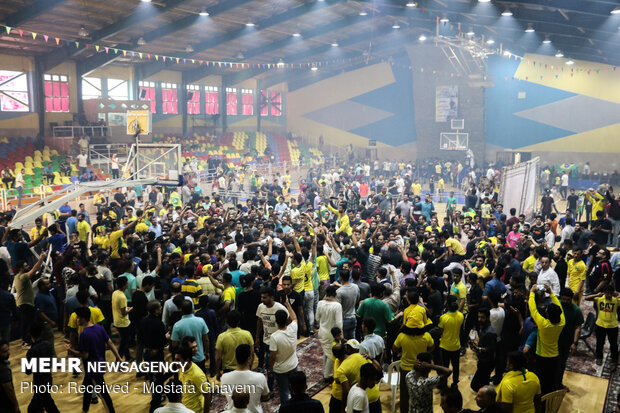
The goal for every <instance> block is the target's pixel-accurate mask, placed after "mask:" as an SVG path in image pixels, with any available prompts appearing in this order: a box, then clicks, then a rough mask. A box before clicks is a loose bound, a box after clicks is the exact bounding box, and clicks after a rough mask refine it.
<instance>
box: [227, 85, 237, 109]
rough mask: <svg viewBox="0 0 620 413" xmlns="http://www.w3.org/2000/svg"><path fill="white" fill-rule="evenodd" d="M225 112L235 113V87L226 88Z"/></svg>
mask: <svg viewBox="0 0 620 413" xmlns="http://www.w3.org/2000/svg"><path fill="white" fill-rule="evenodd" d="M226 114H227V115H236V114H237V88H235V87H227V88H226Z"/></svg>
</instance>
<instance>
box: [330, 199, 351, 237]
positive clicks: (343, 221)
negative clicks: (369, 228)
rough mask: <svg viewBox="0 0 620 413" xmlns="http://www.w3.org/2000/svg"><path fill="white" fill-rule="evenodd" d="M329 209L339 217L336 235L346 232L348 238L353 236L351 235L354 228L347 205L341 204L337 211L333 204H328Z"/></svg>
mask: <svg viewBox="0 0 620 413" xmlns="http://www.w3.org/2000/svg"><path fill="white" fill-rule="evenodd" d="M327 208H328V209H329V210H330V211H331V212H333V213H334V214H335V215H336V216H337V217H338V221H337V222H338V229H337V230H336V234H340V233H341V232H344V233H345V234H347V235H348V236H351V234H353V228H351V225H350V224H349V216H348V215H347V205H346V204H345V203H341V204H340V205H339V206H338V209H336V208H334V207H333V206H332V205H331V203H328V204H327Z"/></svg>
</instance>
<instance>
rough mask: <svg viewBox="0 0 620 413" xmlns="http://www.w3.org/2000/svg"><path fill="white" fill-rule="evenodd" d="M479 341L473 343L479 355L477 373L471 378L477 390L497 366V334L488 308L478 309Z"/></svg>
mask: <svg viewBox="0 0 620 413" xmlns="http://www.w3.org/2000/svg"><path fill="white" fill-rule="evenodd" d="M478 322H479V323H480V329H479V330H478V343H477V344H474V343H471V348H472V350H473V351H474V352H475V353H476V354H477V355H478V364H477V370H476V374H474V377H473V378H472V379H471V388H472V390H473V391H475V392H477V391H478V390H480V388H481V387H482V386H484V385H486V384H489V381H490V380H491V372H492V371H493V368H494V367H495V348H496V347H497V334H496V333H495V329H494V328H493V326H491V312H490V311H489V309H487V308H480V309H478Z"/></svg>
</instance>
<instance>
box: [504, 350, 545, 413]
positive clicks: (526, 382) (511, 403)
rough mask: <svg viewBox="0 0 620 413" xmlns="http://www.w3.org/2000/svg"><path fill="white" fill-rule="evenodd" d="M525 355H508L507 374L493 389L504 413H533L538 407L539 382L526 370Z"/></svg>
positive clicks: (517, 352) (515, 352)
mask: <svg viewBox="0 0 620 413" xmlns="http://www.w3.org/2000/svg"><path fill="white" fill-rule="evenodd" d="M525 366H526V360H525V355H524V354H523V353H521V352H519V351H513V352H511V353H509V354H508V370H509V371H508V373H506V374H505V375H504V378H503V379H502V381H501V382H500V383H499V385H498V386H497V388H496V389H495V390H496V392H497V402H498V403H501V405H502V410H503V411H505V412H515V413H516V412H519V413H535V412H536V411H539V408H540V407H541V406H540V394H541V387H540V380H538V377H537V376H536V375H535V374H534V373H532V372H531V371H528V370H527V369H526V368H525Z"/></svg>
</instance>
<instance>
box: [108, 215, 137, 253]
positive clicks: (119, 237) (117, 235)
mask: <svg viewBox="0 0 620 413" xmlns="http://www.w3.org/2000/svg"><path fill="white" fill-rule="evenodd" d="M137 223H138V221H133V222H131V223H130V224H127V226H125V228H123V229H120V226H119V224H118V222H117V221H114V222H112V225H111V229H112V232H111V233H110V238H109V240H110V250H111V253H110V258H112V259H119V258H120V257H121V256H120V254H119V253H118V250H119V249H121V248H127V244H125V239H124V237H125V234H128V233H130V232H131V231H133V229H134V227H135V226H136V224H137Z"/></svg>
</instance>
